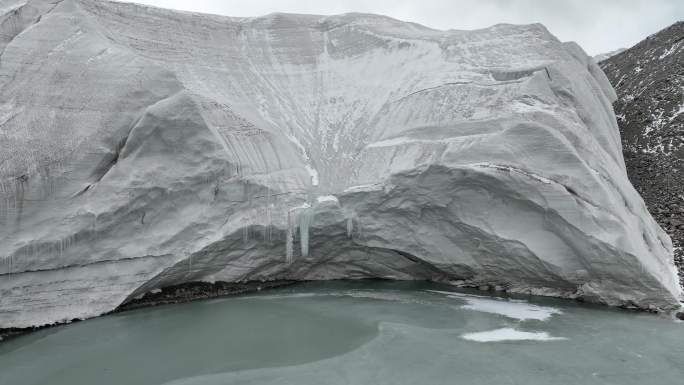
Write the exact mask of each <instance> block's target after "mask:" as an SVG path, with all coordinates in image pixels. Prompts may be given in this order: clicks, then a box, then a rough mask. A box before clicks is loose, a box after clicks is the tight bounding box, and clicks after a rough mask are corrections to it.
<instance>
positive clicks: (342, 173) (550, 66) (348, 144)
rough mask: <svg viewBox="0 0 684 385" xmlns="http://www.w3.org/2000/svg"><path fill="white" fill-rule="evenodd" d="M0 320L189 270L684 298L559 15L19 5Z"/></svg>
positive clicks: (2, 71)
mask: <svg viewBox="0 0 684 385" xmlns="http://www.w3.org/2000/svg"><path fill="white" fill-rule="evenodd" d="M0 15H1V16H0V30H1V33H0V51H1V54H0V258H2V259H1V260H0V262H1V263H0V328H8V327H28V326H35V325H43V324H50V323H54V322H62V321H69V320H72V319H82V318H88V317H93V316H97V315H100V314H103V313H107V312H109V311H111V310H113V309H115V308H116V307H117V306H119V305H120V304H122V303H124V302H126V301H127V300H129V299H131V298H136V297H138V296H140V295H142V294H144V293H147V292H149V291H153V290H156V289H159V288H161V287H165V286H169V285H174V284H179V283H183V282H190V281H208V282H215V281H227V282H244V281H255V280H256V281H259V280H263V281H268V280H279V279H291V280H327V279H340V278H346V279H358V278H387V279H397V280H412V279H416V280H433V281H439V282H449V283H452V284H454V285H458V286H472V287H482V288H494V289H496V290H505V291H509V292H513V293H528V294H539V295H548V296H557V297H565V298H577V299H581V300H584V301H589V302H596V303H603V304H608V305H614V306H625V307H635V308H641V309H648V310H655V311H660V310H668V309H673V308H676V307H678V301H679V299H680V297H681V292H680V290H681V289H680V286H679V282H678V278H677V276H676V273H675V268H674V264H673V261H672V244H671V241H670V239H669V237H668V236H667V235H666V234H665V233H664V232H663V231H662V230H661V228H660V227H659V226H658V225H657V224H656V223H655V222H654V220H653V219H652V218H651V216H650V214H649V213H648V211H647V209H646V207H645V205H644V203H643V201H642V199H641V197H640V196H639V195H638V194H637V193H636V191H635V190H634V188H633V187H632V186H631V184H630V183H629V180H628V178H627V174H626V171H625V165H624V161H623V158H622V152H621V145H620V138H619V131H618V128H617V125H616V121H615V116H614V113H613V110H612V107H611V103H612V101H614V100H615V98H616V96H615V93H614V91H613V89H612V87H611V86H610V84H609V83H608V81H607V79H606V77H605V75H604V74H603V72H602V71H601V69H600V68H599V67H598V66H597V65H596V63H595V62H594V60H593V59H591V58H590V57H588V56H587V55H586V53H584V51H583V50H582V49H581V48H580V47H579V46H578V45H577V44H575V43H564V42H560V41H559V40H558V39H556V38H555V37H554V36H553V35H552V34H550V33H549V32H548V31H547V30H546V28H545V27H544V26H542V25H540V24H532V25H507V24H500V25H495V26H492V27H490V28H486V29H481V30H474V31H460V30H449V31H440V30H434V29H430V28H427V27H424V26H421V25H418V24H414V23H408V22H402V21H398V20H394V19H391V18H388V17H384V16H379V15H370V14H343V15H335V16H316V15H296V14H271V15H267V16H263V17H255V18H236V17H226V16H214V15H206V14H198V13H189V12H180V11H171V10H164V9H158V8H153V7H147V6H142V5H134V4H126V3H117V2H108V1H95V0H61V1H55V0H2V1H0Z"/></svg>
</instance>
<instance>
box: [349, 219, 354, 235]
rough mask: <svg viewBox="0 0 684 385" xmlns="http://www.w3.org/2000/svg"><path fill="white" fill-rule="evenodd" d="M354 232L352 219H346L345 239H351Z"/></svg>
mask: <svg viewBox="0 0 684 385" xmlns="http://www.w3.org/2000/svg"><path fill="white" fill-rule="evenodd" d="M353 231H354V219H352V217H349V218H347V238H351V237H352V232H353Z"/></svg>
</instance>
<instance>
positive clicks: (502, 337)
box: [461, 328, 567, 342]
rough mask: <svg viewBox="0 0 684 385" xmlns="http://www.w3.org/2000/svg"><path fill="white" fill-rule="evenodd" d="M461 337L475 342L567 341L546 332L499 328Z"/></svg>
mask: <svg viewBox="0 0 684 385" xmlns="http://www.w3.org/2000/svg"><path fill="white" fill-rule="evenodd" d="M461 337H462V338H463V339H465V340H469V341H476V342H502V341H560V340H567V338H564V337H553V336H551V335H549V333H547V332H523V331H520V330H515V329H513V328H501V329H496V330H489V331H486V332H477V333H466V334H463V335H462V336H461Z"/></svg>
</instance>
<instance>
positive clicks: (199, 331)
mask: <svg viewBox="0 0 684 385" xmlns="http://www.w3.org/2000/svg"><path fill="white" fill-rule="evenodd" d="M683 326H684V324H682V323H681V322H679V321H674V320H672V319H667V318H662V317H659V316H656V315H653V314H646V313H638V312H630V311H624V310H621V311H616V310H613V309H608V308H606V307H599V306H587V305H578V304H576V303H572V302H570V301H563V300H557V299H548V298H528V299H527V300H523V299H520V298H517V299H513V298H497V297H487V296H482V295H479V294H477V293H475V292H473V291H458V292H454V291H452V289H451V288H449V287H444V285H441V286H438V285H436V284H431V285H427V284H423V283H413V282H390V283H387V282H381V283H378V282H375V283H369V282H356V283H348V282H315V283H306V284H302V285H298V286H296V287H288V288H285V289H278V290H274V291H267V292H264V293H261V294H258V295H250V296H247V297H231V298H226V299H219V300H209V301H200V302H194V303H189V304H182V305H172V306H162V307H157V308H151V309H142V310H136V311H132V312H125V313H120V314H116V315H110V316H106V317H102V318H97V319H93V320H88V321H85V322H80V323H77V324H73V325H67V326H64V327H57V328H51V329H46V330H41V331H39V332H37V333H34V334H30V335H26V336H22V337H18V338H16V339H12V340H9V341H7V342H5V343H3V344H0V373H2V377H1V378H2V379H3V380H4V381H3V384H4V383H7V384H11V385H43V384H50V385H92V384H98V385H120V384H126V385H161V384H164V385H225V384H231V385H233V384H255V385H257V384H258V385H265V384H298V385H308V384H315V385H318V384H330V385H334V384H345V385H349V384H377V385H382V384H391V385H404V384H411V385H413V384H429V385H441V384H468V385H479V384H481V385H499V384H501V385H508V384H525V385H568V384H582V385H608V384H612V385H614V384H620V385H643V384H649V385H674V384H680V383H681V379H682V378H684V367H683V366H682V365H681V357H682V354H684V327H683ZM104 331H106V332H104Z"/></svg>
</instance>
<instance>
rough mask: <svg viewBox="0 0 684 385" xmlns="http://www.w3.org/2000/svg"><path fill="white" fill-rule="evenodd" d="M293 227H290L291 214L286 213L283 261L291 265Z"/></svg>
mask: <svg viewBox="0 0 684 385" xmlns="http://www.w3.org/2000/svg"><path fill="white" fill-rule="evenodd" d="M293 227H294V226H293V225H292V213H291V212H290V211H288V212H287V234H286V235H285V236H286V238H285V261H286V262H287V263H292V261H293V260H294V258H293V242H294V234H293Z"/></svg>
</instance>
